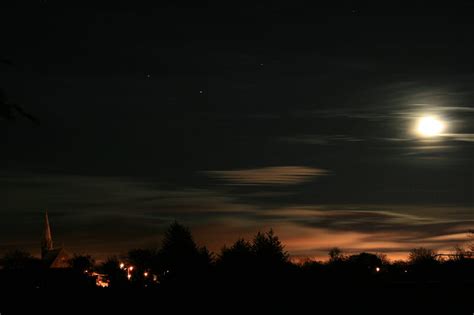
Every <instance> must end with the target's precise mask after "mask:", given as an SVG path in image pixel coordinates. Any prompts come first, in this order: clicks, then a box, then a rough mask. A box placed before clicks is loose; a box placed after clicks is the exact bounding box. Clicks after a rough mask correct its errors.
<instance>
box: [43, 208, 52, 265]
mask: <svg viewBox="0 0 474 315" xmlns="http://www.w3.org/2000/svg"><path fill="white" fill-rule="evenodd" d="M52 249H53V238H52V237H51V228H50V227H49V219H48V211H46V213H45V215H44V230H43V239H42V241H41V258H44V256H45V255H46V253H47V252H48V251H50V250H52Z"/></svg>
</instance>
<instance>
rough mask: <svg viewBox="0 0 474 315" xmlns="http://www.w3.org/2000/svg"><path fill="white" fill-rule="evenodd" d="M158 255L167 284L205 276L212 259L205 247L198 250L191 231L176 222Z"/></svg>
mask: <svg viewBox="0 0 474 315" xmlns="http://www.w3.org/2000/svg"><path fill="white" fill-rule="evenodd" d="M158 255H159V267H160V274H161V280H162V281H163V282H165V283H166V282H168V283H169V282H170V281H175V282H177V283H179V282H182V281H187V282H189V281H192V279H195V278H197V277H202V276H204V274H205V273H206V272H207V271H208V268H209V265H210V264H211V259H212V257H211V254H210V253H209V251H208V250H207V249H206V248H205V247H203V248H198V246H197V245H196V243H195V242H194V239H193V237H192V235H191V232H190V231H189V229H188V228H187V227H185V226H183V225H181V224H179V223H178V222H176V221H175V222H173V223H172V224H171V225H170V227H169V228H168V230H167V231H166V233H165V237H164V239H163V243H162V247H161V249H160V251H159V254H158ZM171 279H172V280H171Z"/></svg>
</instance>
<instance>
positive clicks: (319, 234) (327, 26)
mask: <svg viewBox="0 0 474 315" xmlns="http://www.w3.org/2000/svg"><path fill="white" fill-rule="evenodd" d="M5 2H7V1H5ZM381 2H382V3H383V5H379V6H368V5H362V4H359V3H358V2H341V3H337V2H334V6H333V7H322V6H321V7H319V8H314V5H315V3H316V2H310V3H309V2H308V3H307V5H309V4H310V5H312V6H313V8H312V9H310V8H309V6H307V8H305V9H301V7H299V6H300V5H303V4H304V3H302V2H298V1H296V2H281V3H280V2H278V1H277V2H273V7H267V6H264V5H259V4H258V3H257V2H254V3H253V4H252V6H247V7H240V8H239V7H232V6H230V5H229V4H227V5H225V6H222V5H219V3H220V2H219V1H216V2H215V3H211V4H209V6H207V5H202V6H199V5H195V7H193V8H190V7H184V6H180V5H176V4H173V3H172V2H170V3H169V4H164V3H162V2H160V3H161V7H151V6H139V5H137V4H134V1H123V2H122V1H117V2H116V3H115V4H114V5H113V6H110V4H109V5H107V6H106V5H103V6H101V5H100V4H97V3H96V4H94V5H87V4H84V3H82V2H81V3H82V4H80V5H70V4H69V5H67V6H66V5H65V4H64V3H63V1H49V0H48V1H46V0H44V1H37V2H30V4H28V5H26V4H23V5H22V4H18V3H16V4H9V3H4V2H2V4H1V5H0V6H1V8H0V28H1V30H2V31H1V42H0V47H1V49H0V58H1V59H2V60H4V61H8V62H3V63H1V64H0V69H1V70H0V88H1V89H2V90H3V92H4V94H5V95H6V98H7V101H8V102H10V103H16V104H20V105H21V107H22V108H23V110H24V111H25V112H27V113H29V114H31V115H33V116H35V117H36V118H37V119H38V120H39V123H34V122H32V121H31V120H30V119H28V118H27V117H24V116H22V115H20V114H19V113H17V115H16V119H14V120H13V119H7V118H6V117H3V119H0V129H1V134H2V135H3V136H2V139H3V140H2V146H1V154H0V161H1V164H0V165H1V166H0V252H5V251H6V250H10V249H14V248H21V249H26V250H29V251H31V252H32V253H33V254H36V255H38V254H39V247H40V238H41V232H42V219H43V215H44V211H45V210H47V211H48V212H49V215H50V223H51V224H52V233H53V238H54V240H55V244H56V245H58V246H60V245H61V244H62V243H63V244H64V246H65V248H66V249H67V250H68V251H70V252H77V253H89V254H92V255H94V256H95V257H97V258H103V257H106V256H108V255H112V254H115V253H117V254H119V253H123V252H125V251H126V250H128V249H131V248H135V247H149V246H157V244H159V241H160V240H161V237H162V234H163V231H164V230H165V229H166V228H167V226H168V225H169V224H170V222H172V221H173V220H175V219H176V220H178V221H179V222H181V223H183V224H185V225H188V226H189V227H190V228H191V230H192V232H193V234H194V236H195V238H196V240H197V242H198V243H199V244H201V245H207V246H209V248H210V249H211V250H213V251H219V249H220V248H221V247H222V246H223V245H224V244H228V245H229V244H230V243H231V242H233V241H235V240H236V239H237V238H238V237H245V238H249V237H251V236H252V235H253V234H255V233H256V232H257V231H258V230H262V231H263V230H267V229H269V228H273V229H274V230H275V232H276V234H277V235H278V236H279V237H280V238H281V240H282V241H283V243H284V244H285V245H286V249H287V250H288V251H289V252H290V253H291V254H292V255H294V256H311V257H317V258H319V259H322V258H324V257H325V256H326V253H327V251H328V249H329V248H331V247H334V246H339V247H341V248H342V249H343V250H344V251H346V252H349V253H352V252H360V251H370V252H384V253H387V254H388V255H389V257H392V258H399V257H403V256H404V255H405V254H406V252H407V251H408V250H409V249H411V248H414V247H418V246H426V247H429V248H435V249H438V250H441V251H447V250H449V249H451V248H452V247H453V246H454V245H455V244H460V243H462V242H464V241H465V240H466V234H465V232H466V231H467V230H468V229H470V228H473V227H474V213H473V210H474V208H473V206H474V203H473V202H474V198H473V189H474V168H473V166H474V165H473V164H474V160H473V158H474V156H473V153H474V125H473V124H474V61H473V56H474V37H473V31H474V19H472V16H473V15H474V5H472V4H471V2H470V1H465V2H462V1H460V2H456V4H451V6H450V7H441V6H440V7H436V6H433V5H432V3H431V2H428V1H427V2H414V3H410V4H409V5H401V4H396V3H395V2H390V1H381ZM157 3H158V2H157ZM445 3H446V4H448V2H445ZM236 4H237V3H236ZM284 4H286V5H292V6H293V7H283V5H284ZM426 115H434V116H436V117H438V118H439V119H441V120H442V121H443V124H445V130H443V133H442V134H439V135H436V136H434V137H423V136H422V135H420V134H416V133H415V132H414V129H415V128H416V124H417V121H418V119H419V118H420V117H423V116H426Z"/></svg>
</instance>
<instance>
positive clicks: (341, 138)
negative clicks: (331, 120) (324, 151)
mask: <svg viewBox="0 0 474 315" xmlns="http://www.w3.org/2000/svg"><path fill="white" fill-rule="evenodd" d="M278 140H280V141H283V142H289V143H303V144H317V145H331V144H335V143H338V142H360V141H364V139H361V138H357V137H353V136H349V135H319V134H305V135H296V136H288V137H280V138H279V139H278Z"/></svg>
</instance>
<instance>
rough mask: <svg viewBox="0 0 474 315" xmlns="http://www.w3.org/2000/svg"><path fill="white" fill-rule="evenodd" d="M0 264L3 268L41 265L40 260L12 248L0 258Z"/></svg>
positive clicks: (14, 268)
mask: <svg viewBox="0 0 474 315" xmlns="http://www.w3.org/2000/svg"><path fill="white" fill-rule="evenodd" d="M0 265H2V266H3V269H4V270H20V269H38V268H40V267H41V260H39V259H38V258H35V257H33V256H32V255H31V254H30V253H28V252H25V251H21V250H14V251H10V252H7V253H6V254H5V255H4V256H3V257H2V259H1V260H0Z"/></svg>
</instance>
